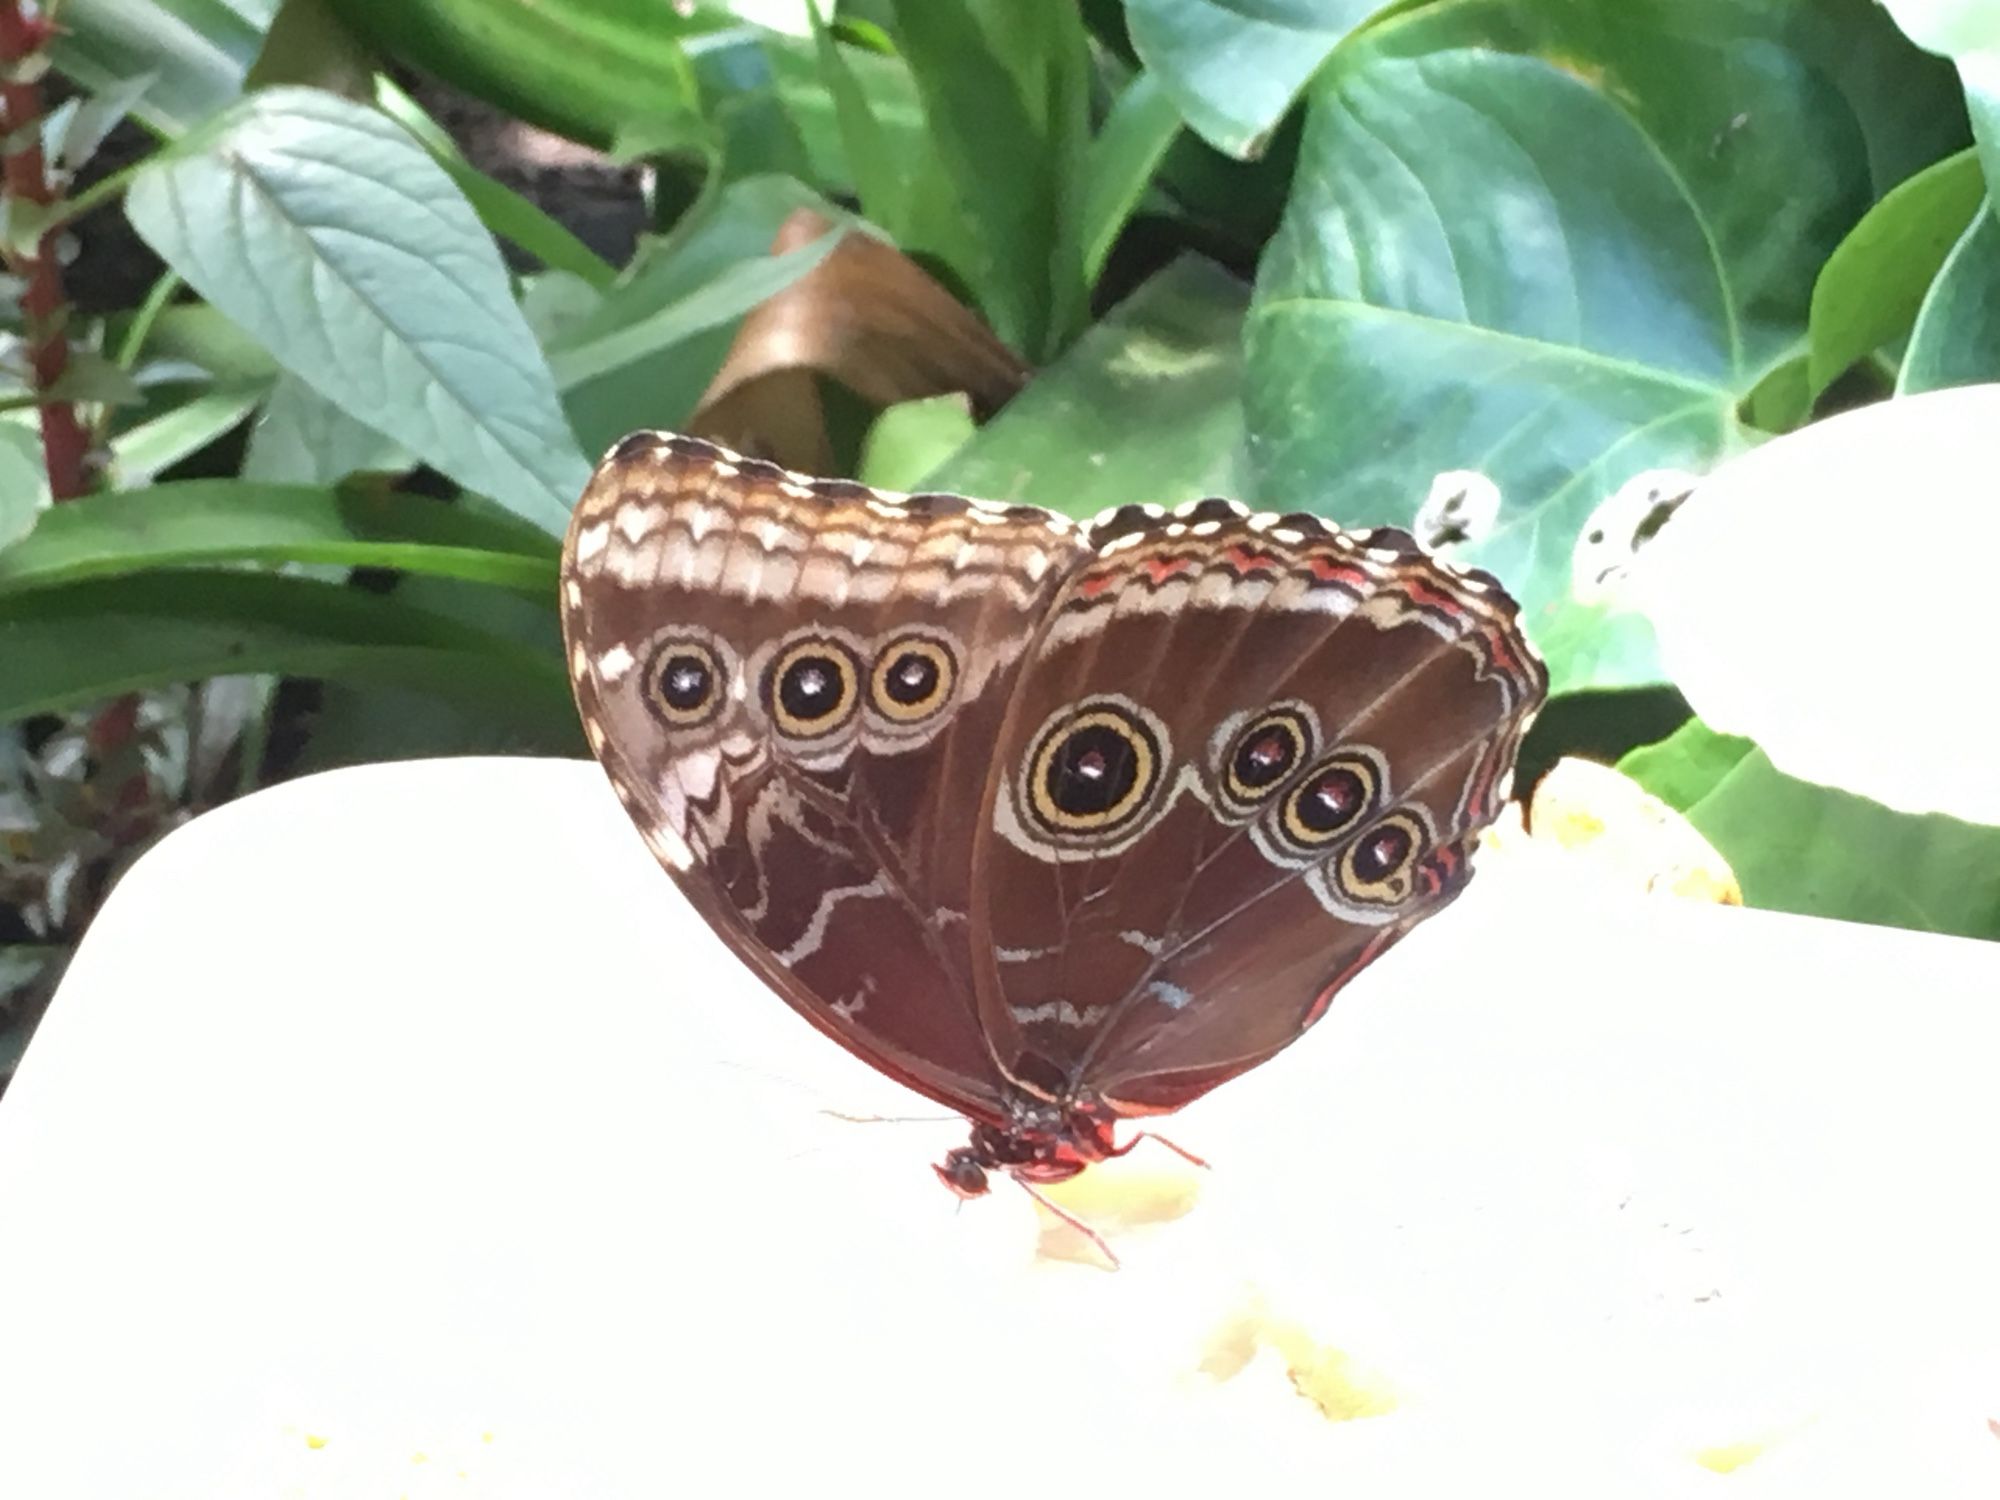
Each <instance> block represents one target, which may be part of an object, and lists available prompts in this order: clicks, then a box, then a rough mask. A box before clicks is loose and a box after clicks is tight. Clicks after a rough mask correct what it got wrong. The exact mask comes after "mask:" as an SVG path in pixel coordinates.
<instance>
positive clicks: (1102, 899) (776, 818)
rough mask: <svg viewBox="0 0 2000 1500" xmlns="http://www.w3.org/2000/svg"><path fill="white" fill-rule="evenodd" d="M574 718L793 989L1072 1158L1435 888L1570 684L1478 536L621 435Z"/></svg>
mask: <svg viewBox="0 0 2000 1500" xmlns="http://www.w3.org/2000/svg"><path fill="white" fill-rule="evenodd" d="M562 590H563V598H562V618H563V626H564V635H565V642H566V647H567V650H568V653H569V667H570V672H571V677H572V680H573V683H574V686H575V689H576V695H577V701H578V704H579V708H580V710H581V713H582V717H583V723H584V728H585V732H586V736H587V737H588V739H589V742H590V744H591V748H592V750H593V752H594V753H595V754H596V755H597V756H598V758H599V759H600V760H601V761H602V762H603V764H604V766H605V768H606V770H607V772H608V773H609V775H610V778H611V781H612V785H613V787H614V789H615V790H616V791H617V792H618V794H619V796H620V798H621V800H623V802H624V803H625V806H626V808H627V810H628V812H629V813H630V814H631V816H632V818H633V820H634V822H635V823H636V824H637V825H638V827H639V830H640V832H641V834H642V835H643V836H644V837H645V838H646V840H647V842H648V844H649V845H650V846H651V848H652V849H653V851H654V853H655V854H656V855H657V856H658V858H659V859H660V861H661V863H662V864H663V865H665V866H666V868H667V870H668V872H669V873H670V874H671V875H672V876H673V877H674V879H675V881H676V882H677V883H678V884H679V886H680V887H681V889H682V890H683V892H685V893H686V895H687V896H688V898H689V899H690V901H691V902H692V903H693V905H694V906H695V907H696V909H697V910H698V911H700V912H701V914H702V915H703V917H704V918H705V919H706V920H707V921H708V922H709V924H710V925H711V926H712V927H713V928H714V929H715V930H716V932H717V933H718V934H720V935H721V936H722V938H723V939H724V940H725V941H726V942H727V943H729V945H730V946H731V947H732V948H733V949H734V950H735V952H736V953H737V954H738V956H739V957H741V958H742V959H743V960H744V962H745V963H746V964H747V965H748V966H749V967H750V968H751V969H752V970H753V971H754V972H756V973H757V974H758V975H759V976H760V977H762V978H763V979H764V980H765V981H766V983H767V984H768V985H769V986H770V987H771V988H772V989H774V990H776V991H777V992H778V994H779V995H781V996H782V997H783V998H784V999H785V1000H786V1001H787V1002H788V1003H789V1004H790V1005H792V1007H793V1008H794V1009H796V1010H797V1011H799V1012H800V1013H801V1014H802V1015H804V1016H805V1017H806V1018H807V1019H808V1020H809V1021H811V1022H812V1023H813V1024H814V1025H816V1026H818V1027H819V1028H820V1029H821V1030H822V1031H824V1032H826V1033H827V1034H828V1035H829V1036H830V1037H832V1038H833V1039H834V1040H836V1041H838V1042H840V1043H841V1044H842V1045H843V1046H845V1047H847V1048H848V1049H849V1050H851V1051H853V1052H855V1053H856V1054H858V1055H859V1056H861V1057H863V1058H864V1059H866V1060H867V1061H869V1062H871V1063H873V1064H874V1065H875V1066H876V1067H877V1068H879V1069H880V1070H881V1071H883V1072H884V1073H887V1074H888V1075H889V1076H891V1077H892V1078H896V1079H898V1080H899V1081H901V1082H903V1083H905V1084H906V1085H908V1086H909V1087H911V1088H913V1089H915V1090H917V1091H918V1092H920V1093H922V1094H925V1095H927V1096H928V1097H930V1098H932V1099H935V1100H938V1101H939V1102H941V1103H943V1104H945V1105H947V1106H948V1107H950V1108H952V1109H955V1110H957V1111H959V1112H961V1113H962V1114H964V1115H966V1116H967V1117H968V1118H969V1119H970V1120H971V1121H972V1123H973V1134H972V1139H971V1141H970V1143H969V1144H968V1145H966V1146H964V1147H961V1148H959V1149H958V1150H956V1151H953V1152H952V1153H950V1155H949V1156H948V1157H947V1158H946V1160H945V1162H944V1163H942V1164H941V1165H940V1166H939V1167H938V1169H937V1170H938V1173H939V1175H940V1177H942V1178H943V1179H944V1181H945V1183H946V1185H947V1186H949V1187H951V1188H952V1189H953V1190H954V1191H957V1192H959V1193H961V1194H963V1195H966V1196H972V1195H975V1194H977V1193H979V1192H982V1191H984V1190H985V1187H986V1176H987V1174H988V1173H989V1172H992V1171H1005V1172H1008V1173H1010V1174H1012V1175H1014V1176H1016V1177H1017V1178H1020V1179H1021V1180H1023V1181H1025V1182H1028V1183H1030V1184H1035V1183H1049V1182H1056V1181H1060V1180H1062V1179H1064V1178H1067V1177H1071V1176H1074V1175H1075V1174H1076V1173H1078V1172H1080V1171H1082V1170H1084V1169H1085V1168H1086V1167H1087V1166H1089V1165H1090V1164H1091V1163H1093V1162H1098V1161H1102V1160H1104V1159H1106V1158H1108V1157H1111V1156H1115V1155H1119V1154H1121V1153H1122V1151H1123V1150H1124V1149H1126V1148H1125V1147H1121V1146H1119V1145H1118V1144H1117V1142H1116V1139H1115V1134H1114V1131H1115V1127H1116V1126H1117V1124H1118V1123H1119V1122H1120V1121H1124V1120H1132V1119H1140V1118H1144V1117H1148V1116H1153V1115H1159V1114H1164V1113H1167V1112H1170V1111H1172V1110H1174V1109H1177V1108H1179V1107H1180V1106H1181V1105H1183V1104H1185V1103H1187V1102H1189V1101H1190V1100H1192V1099H1194V1098H1196V1097H1198V1096H1199V1095H1201V1094H1203V1093H1206V1092H1207V1091H1208V1090H1209V1089H1211V1088H1213V1087H1215V1086H1217V1085H1218V1084H1220V1083H1222V1082H1224V1081H1226V1080H1228V1079H1229V1078H1232V1077H1235V1076H1236V1075H1238V1074H1240V1073H1242V1072H1243V1071H1245V1070H1246V1069H1248V1068H1251V1067H1253V1066H1255V1065H1256V1064H1257V1063H1259V1062H1261V1061H1263V1060H1264V1059H1266V1058H1268V1057H1270V1056H1271V1055H1273V1054H1274V1053H1276V1052H1277V1051H1278V1050H1280V1049H1281V1048H1283V1047H1284V1046H1286V1045H1288V1044H1289V1043H1290V1042H1291V1041H1293V1040H1295V1039H1296V1038H1297V1037H1298V1036H1299V1035H1301V1034H1302V1033H1303V1032H1304V1031H1305V1030H1306V1029H1307V1028H1308V1027H1309V1026H1310V1025H1311V1024H1312V1023H1313V1022H1314V1021H1315V1020H1317V1019H1318V1018H1319V1016H1320V1015H1321V1014H1323V1013H1324V1011H1325V1009H1326V1006H1327V1004H1328V1003H1329V1002H1330V1001H1331V999H1332V997H1333V995H1334V993H1335V992H1336V991H1337V990H1338V989H1339V988H1340V987H1341V986H1342V985H1343V984H1344V983H1346V981H1347V980H1348V979H1350V978H1351V977H1352V976H1353V975H1354V974H1355V973H1357V972H1359V971H1360V969H1361V968H1363V967H1365V966H1366V965H1367V964H1368V963H1370V962H1372V961H1373V959H1374V958H1376V957H1377V956H1379V955H1380V954H1381V953H1382V952H1384V951H1386V949H1387V948H1388V947H1389V946H1390V945H1391V944H1393V943H1394V942H1395V941H1397V940H1398V939H1399V938H1400V937H1401V936H1402V935H1403V934H1404V933H1406V932H1407V931H1409V930H1410V928H1411V927H1413V926H1414V925H1416V923H1417V922H1419V921H1420V920H1422V918H1423V917H1425V916H1427V915H1429V914H1430V913H1431V912H1434V911H1435V910H1437V909H1438V908H1439V907H1441V906H1442V905H1444V904H1445V903H1446V902H1448V901H1449V900H1450V899H1451V898H1452V897H1453V896H1454V895H1456V893H1457V892H1458V891H1459V890H1460V889H1461V888H1462V887H1463V885H1464V883H1465V880H1466V879H1467V878H1469V875H1470V851H1471V846H1472V844H1473V842H1474V840H1475V839H1476V837H1477V835H1478V832H1479V830H1480V829H1481V828H1482V827H1483V826H1484V825H1485V824H1486V823H1487V822H1490V821H1491V819H1492V817H1493V816H1494V815H1495V813H1496V812H1497V811H1498V808H1499V806H1500V803H1501V802H1502V800H1504V798H1505V795H1506V782H1507V778H1508V776H1509V774H1510V772H1511V767H1512V762H1513V757H1514V753H1515V750H1516V749H1517V747H1518V745H1519V741H1520V737H1521V735H1522V733H1524V732H1525V730H1526V727H1527V723H1528V720H1529V718H1530V716H1531V714H1532V712H1533V710H1534V708H1535V707H1536V706H1537V705H1538V704H1539V703H1540V701H1541V698H1542V695H1543V693H1544V691H1545V688H1546V677H1545V674H1544V673H1543V670H1542V668H1541V666H1540V663H1539V662H1538V661H1536V659H1535V658H1534V656H1533V654H1532V652H1531V651H1530V650H1529V648H1528V646H1527V644H1526V642H1525V640H1524V639H1523V637H1522V636H1521V634H1520V631H1519V627H1518V622H1517V620H1516V618H1515V610H1514V606H1513V604H1512V602H1511V601H1510V600H1508V599H1507V597H1506V595H1505V593H1504V592H1502V591H1501V589H1500V588H1499V585H1498V584H1497V583H1496V582H1495V581H1494V580H1492V579H1490V578H1487V577H1486V576H1485V575H1481V574H1476V573H1470V572H1466V573H1461V572H1458V571H1455V570H1452V569H1450V568H1447V567H1445V566H1444V565H1443V564H1440V563H1438V562H1436V561H1434V560H1433V559H1431V558H1429V557H1428V556H1426V555H1425V554H1424V553H1423V552H1422V551H1421V550H1420V549H1419V548H1417V547H1416V545H1415V543H1414V542H1412V541H1411V540H1410V539H1409V538H1408V537H1407V536H1405V535H1403V534H1402V533H1400V532H1395V531H1391V530H1378V531H1374V532H1366V533H1358V534H1357V533H1349V532H1345V531H1342V530H1340V529H1339V528H1336V527H1333V526H1331V525H1330V524H1328V523H1326V522H1323V521H1320V520H1318V519H1316V518H1313V517H1310V516H1269V515H1264V516H1259V515H1251V514H1248V513H1246V512H1245V511H1243V510H1242V508H1241V507H1238V506H1235V505H1233V504H1232V503H1230V502H1227V501H1221V500H1205V501H1200V502H1197V503H1195V504H1194V505H1191V506H1186V507H1183V508H1182V509H1181V510H1180V511H1177V512H1175V513H1174V514H1173V515H1172V516H1167V515H1164V514H1162V513H1161V512H1159V511H1157V510H1154V509H1152V508H1142V507H1137V506H1128V507H1124V508H1122V509H1120V510H1117V511H1114V512H1110V513H1107V514H1106V515H1104V516H1101V517H1099V518H1098V519H1097V520H1096V521H1094V522H1092V523H1088V524H1084V523H1078V522H1074V521H1070V520H1068V519H1066V518H1063V517H1060V516H1055V515H1052V514H1050V513H1048V512H1045V511H1042V510H1039V509H1037V508H1035V507H1031V506H1021V505H1005V504H999V503H995V502H986V501H977V500H970V499H966V498H964V497H960V496H955V495H915V496H891V495H886V494H883V493H881V492H878V491H874V490H871V489H868V488H867V487H865V486H861V485H857V484H853V483H850V482H844V481H827V480H814V479H810V478H806V477H803V476H799V475H794V474H789V473H787V472H785V471H784V470H781V469H779V468H777V467H775V466H774V465H770V464H766V463H761V462H758V461H755V460H750V459H744V458H740V457H738V456H736V455H734V454H730V453H727V452H726V451H724V450H722V449H719V448H716V447H713V446H712V445H710V444H707V443H704V442H700V441H698V440H695V439H690V438H683V437H676V436H672V435H668V434H657V433H640V434H635V435H634V436H632V437H630V438H627V439H625V440H624V441H623V442H621V443H620V444H619V445H618V446H617V447H615V448H614V449H613V450H612V452H611V453H610V454H609V455H607V457H606V458H605V460H604V462H603V463H602V464H601V465H600V467H599V469H598V471H597V474H596V475H595V476H594V478H593V479H592V481H591V484H590V486H589V488H588V489H587V490H586V492H585V494H584V496H583V498H582V500H581V501H580V502H579V503H578V507H577V511H576V515H575V518H574V520H573V522H572V525H571V528H570V532H569V536H568V539H567V542H566V545H565V549H564V564H563V582H562Z"/></svg>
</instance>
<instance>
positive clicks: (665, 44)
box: [340, 0, 733, 149]
mask: <svg viewBox="0 0 2000 1500" xmlns="http://www.w3.org/2000/svg"><path fill="white" fill-rule="evenodd" d="M340 16H341V20H342V21H343V22H345V23H346V24H347V25H348V26H350V27H352V28H353V29H354V30H355V31H357V32H358V33H360V34H361V35H362V36H365V37H367V38H368V39H369V40H370V41H372V42H374V43H375V44H376V45H378V46H380V47H382V48H383V49H384V50H386V51H387V52H389V53H390V54H391V55H392V56H395V57H396V58H398V59H400V60H402V61H405V62H411V63H415V64H417V65H418V66H419V67H421V68H423V69H424V70H425V71H426V72H429V73H433V74H436V75H437V76H438V77H440V78H442V79H444V80H445V81H446V82H448V83H451V84H454V85H456V86H457V87H458V88H460V89H463V90H464V91H465V92H466V93H469V94H471V95H473V96H474V97H476V98H480V99H484V100H486V101H488V102H489V103H491V104H494V105H497V106H498V107H499V108H500V109H501V110H502V111H504V112H505V113H506V114H509V115H513V116H516V117H518V118H520V119H523V120H527V121H529V122H530V123H532V124H535V125H540V126H542V127H543V128H544V129H547V130H553V131H555V132H556V133H557V134H559V135H563V136H567V137H568V138H569V139H571V140H575V141H583V142H586V143H588V144H590V145H593V146H596V147H598V148H600V149H603V148H605V147H608V146H610V145H611V144H612V142H613V141H614V140H615V139H616V138H617V137H618V135H619V134H620V133H621V132H622V131H624V130H626V129H627V128H628V127H630V126H632V125H633V124H635V123H637V122H639V121H642V120H647V119H655V118H660V117H666V116H680V117H686V118H693V117H695V116H696V114H697V109H696V106H697V103H698V96H697V93H696V88H695V79H694V72H693V69H692V68H690V67H689V65H688V60H687V57H686V55H685V54H684V53H683V51H682V49H681V43H682V41H683V40H684V39H686V38H689V37H693V36H700V35H702V34H704V33H707V32H711V31H714V30H715V29H716V28H717V27H719V26H728V25H731V24H733V18H732V17H731V16H730V15H729V14H728V13H727V12H726V11H720V10H718V9H717V8H715V7H713V6H706V5H690V4H684V3H672V4H667V3H649V4H634V3H630V0H342V3H341V6H340Z"/></svg>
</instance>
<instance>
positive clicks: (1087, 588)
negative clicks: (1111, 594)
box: [1076, 573, 1118, 599]
mask: <svg viewBox="0 0 2000 1500" xmlns="http://www.w3.org/2000/svg"><path fill="white" fill-rule="evenodd" d="M1117 581H1118V579H1117V575H1116V574H1113V573H1092V574H1090V575H1089V576H1087V577H1085V578H1084V579H1082V580H1081V581H1079V582H1078V584H1077V586H1076V591H1077V593H1078V594H1080V595H1082V596H1083V597H1084V598H1086V599H1094V598H1096V597H1097V596H1098V595H1099V594H1101V593H1103V592H1104V591H1105V590H1106V589H1108V588H1110V587H1111V585H1112V584H1114V583H1116V582H1117Z"/></svg>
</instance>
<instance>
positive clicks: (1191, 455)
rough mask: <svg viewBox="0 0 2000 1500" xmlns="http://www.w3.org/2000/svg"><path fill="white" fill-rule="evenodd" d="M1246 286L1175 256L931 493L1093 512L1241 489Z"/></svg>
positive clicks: (1013, 405)
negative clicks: (954, 493)
mask: <svg viewBox="0 0 2000 1500" xmlns="http://www.w3.org/2000/svg"><path fill="white" fill-rule="evenodd" d="M1248 301H1249V289H1248V288H1247V287H1245V286H1244V285H1243V283H1242V282H1240V281H1238V280H1237V279H1236V278H1235V277H1233V276H1231V275H1229V274H1228V273H1227V272H1226V271H1223V270H1222V269H1220V268H1219V267H1217V266H1215V265H1214V264H1212V263H1211V262H1209V261H1205V260H1199V259H1196V258H1194V257H1188V258H1186V259H1183V260H1180V261H1177V262H1175V263H1174V264H1173V265H1171V266H1169V267H1168V268H1167V269H1166V270H1164V271H1162V272H1160V273H1159V274H1158V275H1157V276H1155V277H1153V279H1152V280H1150V281H1148V282H1147V283H1146V284H1145V285H1144V286H1142V287H1140V288H1139V290H1138V291H1136V292H1134V293H1133V294H1132V295H1131V296H1130V297H1128V298H1126V300H1125V301H1124V302H1122V303H1120V304H1119V305H1118V307H1116V308H1115V309H1114V310H1113V311H1112V313H1111V315H1110V316H1109V317H1107V318H1105V319H1104V321H1103V322H1101V323H1099V324H1097V325H1096V326H1095V327H1094V328H1092V329H1091V330H1090V331H1089V332H1088V333H1086V334H1084V336H1083V337H1082V338H1080V339H1078V340H1077V341H1076V343H1075V344H1074V345H1072V346H1071V348H1070V349H1069V351H1068V352H1067V353H1065V354H1064V355H1063V356H1062V358H1061V359H1059V360H1057V361H1056V362H1055V363H1054V364H1053V365H1051V366H1049V368H1048V369H1046V370H1044V371H1042V372H1041V373H1040V374H1039V375H1037V376H1036V377H1035V378H1034V379H1033V380H1032V381H1030V382H1029V383H1028V385H1027V387H1026V388H1025V389H1024V390H1023V391H1022V392H1021V393H1020V395H1018V396H1016V397H1015V398H1014V399H1013V400H1012V401H1010V402H1008V403H1007V406H1006V408H1005V409H1004V410H1003V411H1002V412H1001V413H1000V415H999V416H997V417H995V418H994V419H993V420H992V421H991V422H989V423H987V425H986V426H984V427H982V428H981V429H980V430H979V433H978V435H977V436H975V437H974V438H973V439H972V441H971V442H969V443H967V444H966V445H965V446H964V447H963V448H961V449H959V450H958V452H957V453H956V454H954V455H953V456H952V458H951V459H950V461H949V462H947V463H946V464H945V465H944V466H943V467H942V468H941V469H939V470H938V471H937V472H936V473H934V474H931V475H929V476H927V477H926V478H925V480H924V483H925V485H926V486H927V487H928V488H933V489H949V490H958V491H962V492H964V493H965V494H969V495H979V496H983V497H986V498H989V499H995V500H1010V501H1011V500H1026V501H1030V502H1032V503H1034V504H1036V505H1044V506H1047V507H1048V508H1049V509H1051V510H1057V511H1061V512H1063V513H1064V514H1066V515H1072V516H1089V515H1093V514H1095V513H1096V512H1097V511H1100V510H1103V509H1105V508H1106V507H1107V506H1112V505H1122V504H1125V503H1127V502H1129V501H1138V502H1142V503H1149V504H1158V505H1172V504H1176V503H1178V502H1180V501H1182V500H1191V499H1197V498H1199V497H1201V496H1203V495H1209V494H1214V493H1217V492H1218V491H1219V492H1221V493H1223V494H1230V493H1238V492H1240V484H1241V477H1242V476H1241V472H1240V468H1241V454H1242V447H1243V410H1242V405H1241V387H1242V381H1243V356H1242V326H1243V312H1244V307H1245V305H1246V304H1247V303H1248Z"/></svg>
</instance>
